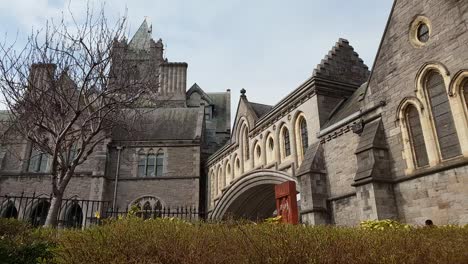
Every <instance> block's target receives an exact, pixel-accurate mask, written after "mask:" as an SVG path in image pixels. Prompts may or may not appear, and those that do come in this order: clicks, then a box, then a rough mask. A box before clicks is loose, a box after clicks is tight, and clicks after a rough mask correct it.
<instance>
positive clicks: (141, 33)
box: [128, 19, 152, 51]
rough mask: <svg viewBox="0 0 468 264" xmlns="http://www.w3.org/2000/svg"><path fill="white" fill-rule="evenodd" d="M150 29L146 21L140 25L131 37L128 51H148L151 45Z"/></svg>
mask: <svg viewBox="0 0 468 264" xmlns="http://www.w3.org/2000/svg"><path fill="white" fill-rule="evenodd" d="M151 31H152V29H151V27H149V26H148V23H147V22H146V19H145V20H144V21H143V23H141V25H140V28H138V30H137V32H136V33H135V35H133V38H132V40H130V43H129V44H128V46H129V48H130V49H133V50H146V51H149V50H150V47H151V46H150V45H151V40H152V38H151Z"/></svg>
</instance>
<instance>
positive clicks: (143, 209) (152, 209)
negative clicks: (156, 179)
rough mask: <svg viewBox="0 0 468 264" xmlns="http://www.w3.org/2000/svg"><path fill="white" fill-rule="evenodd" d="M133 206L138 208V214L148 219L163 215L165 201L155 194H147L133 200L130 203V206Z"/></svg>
mask: <svg viewBox="0 0 468 264" xmlns="http://www.w3.org/2000/svg"><path fill="white" fill-rule="evenodd" d="M133 206H135V207H137V208H138V211H137V213H136V215H137V216H140V217H143V218H145V219H147V218H151V217H160V216H161V210H162V208H163V202H162V201H161V200H160V199H159V198H157V197H155V196H151V195H146V196H142V197H139V198H137V199H136V200H135V201H133V203H131V204H130V207H133Z"/></svg>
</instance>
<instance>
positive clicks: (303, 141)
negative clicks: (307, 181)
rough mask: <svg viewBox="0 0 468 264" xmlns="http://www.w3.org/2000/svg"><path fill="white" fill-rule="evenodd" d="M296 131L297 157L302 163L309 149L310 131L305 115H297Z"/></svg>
mask: <svg viewBox="0 0 468 264" xmlns="http://www.w3.org/2000/svg"><path fill="white" fill-rule="evenodd" d="M294 129H295V136H296V151H297V157H298V161H299V162H302V160H303V159H304V155H305V152H306V150H307V148H308V147H309V131H308V127H307V121H306V118H305V115H304V114H303V113H299V114H298V115H297V118H296V122H295V125H294Z"/></svg>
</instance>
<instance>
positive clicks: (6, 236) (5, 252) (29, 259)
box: [0, 218, 55, 264]
mask: <svg viewBox="0 0 468 264" xmlns="http://www.w3.org/2000/svg"><path fill="white" fill-rule="evenodd" d="M53 233H54V231H52V230H44V229H33V228H32V227H31V226H29V225H28V224H26V223H24V222H20V221H17V220H14V219H5V218H0V264H7V263H8V264H13V263H15V264H16V263H18V264H29V263H38V262H47V261H51V260H52V259H53V254H52V252H51V249H53V248H54V246H55V243H54V242H53V241H54V239H53Z"/></svg>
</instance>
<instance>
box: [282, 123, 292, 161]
mask: <svg viewBox="0 0 468 264" xmlns="http://www.w3.org/2000/svg"><path fill="white" fill-rule="evenodd" d="M290 155H291V137H290V134H289V129H288V128H287V127H286V126H283V127H282V128H281V158H283V159H284V158H287V157H289V156H290Z"/></svg>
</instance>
